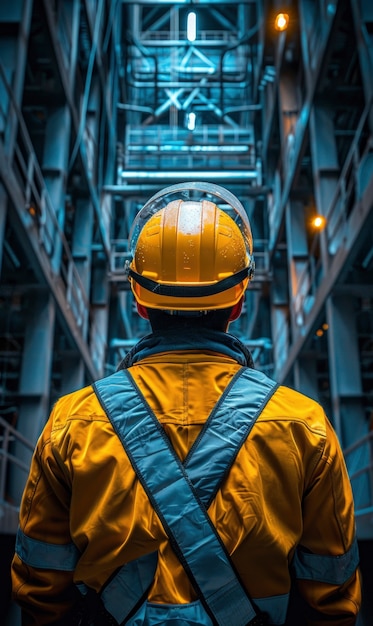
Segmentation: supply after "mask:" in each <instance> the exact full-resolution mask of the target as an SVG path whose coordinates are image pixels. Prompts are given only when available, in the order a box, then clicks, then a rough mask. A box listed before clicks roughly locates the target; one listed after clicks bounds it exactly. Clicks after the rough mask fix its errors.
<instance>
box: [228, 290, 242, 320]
mask: <svg viewBox="0 0 373 626" xmlns="http://www.w3.org/2000/svg"><path fill="white" fill-rule="evenodd" d="M243 299H244V297H243V296H242V298H241V300H239V301H238V302H237V304H235V305H234V307H233V309H232V313H231V314H230V316H229V320H228V322H234V321H235V320H237V319H238V318H239V317H240V315H241V311H242V305H243Z"/></svg>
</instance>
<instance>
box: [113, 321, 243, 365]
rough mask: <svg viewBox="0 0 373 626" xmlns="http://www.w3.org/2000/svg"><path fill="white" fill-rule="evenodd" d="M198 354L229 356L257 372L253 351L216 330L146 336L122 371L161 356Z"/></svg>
mask: <svg viewBox="0 0 373 626" xmlns="http://www.w3.org/2000/svg"><path fill="white" fill-rule="evenodd" d="M183 350H186V351H192V350H198V351H200V352H205V351H210V352H217V353H218V354H223V355H225V356H229V357H231V358H232V359H234V360H235V361H237V362H238V363H239V364H240V365H243V366H247V367H251V368H254V363H253V360H252V357H251V354H250V352H249V350H248V349H247V348H246V346H245V345H244V344H243V343H242V342H241V341H240V340H239V339H237V337H234V336H233V335H230V334H228V333H224V332H221V331H216V330H209V329H200V330H193V332H190V333H189V334H188V335H187V336H185V335H181V334H180V332H176V331H175V330H162V331H155V332H154V333H152V334H150V335H146V336H145V337H143V338H142V339H140V341H139V342H138V343H137V344H136V345H135V346H134V347H133V348H132V349H131V350H130V352H128V354H126V356H125V357H124V359H123V361H122V362H121V363H120V364H119V366H118V369H127V368H128V367H131V365H134V364H135V363H138V362H139V361H141V360H142V359H144V358H146V357H148V356H151V355H154V354H159V353H160V352H180V351H183Z"/></svg>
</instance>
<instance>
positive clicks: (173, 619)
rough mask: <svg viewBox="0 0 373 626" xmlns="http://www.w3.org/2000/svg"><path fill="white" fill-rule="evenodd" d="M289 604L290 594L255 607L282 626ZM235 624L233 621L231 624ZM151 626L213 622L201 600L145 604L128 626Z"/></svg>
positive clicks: (264, 600)
mask: <svg viewBox="0 0 373 626" xmlns="http://www.w3.org/2000/svg"><path fill="white" fill-rule="evenodd" d="M288 604H289V594H284V595H281V596H272V597H269V598H255V605H256V606H257V607H258V608H259V609H260V610H261V611H263V612H265V613H267V616H268V619H269V621H268V624H271V625H273V626H282V625H283V624H285V620H286V614H287V610H288ZM233 623H234V626H236V625H235V622H233V621H231V624H233ZM139 624H141V625H142V626H151V625H152V624H166V625H167V626H168V625H170V626H175V625H176V624H177V626H212V624H213V622H212V621H211V618H210V617H209V616H208V615H207V613H206V611H205V609H204V608H203V606H202V604H201V602H200V600H196V601H195V602H190V603H189V604H155V603H152V602H144V603H143V604H142V605H141V606H140V607H139V609H138V610H137V611H136V613H135V614H134V616H133V617H131V618H130V619H129V620H128V621H127V622H126V626H139Z"/></svg>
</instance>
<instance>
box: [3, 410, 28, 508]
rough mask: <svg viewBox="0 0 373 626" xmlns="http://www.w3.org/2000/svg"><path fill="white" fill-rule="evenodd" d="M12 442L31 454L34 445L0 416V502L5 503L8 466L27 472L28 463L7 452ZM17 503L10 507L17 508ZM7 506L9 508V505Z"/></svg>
mask: <svg viewBox="0 0 373 626" xmlns="http://www.w3.org/2000/svg"><path fill="white" fill-rule="evenodd" d="M14 441H17V442H18V443H20V444H22V445H23V446H25V448H27V449H28V450H29V451H31V452H33V450H34V445H33V444H32V443H31V441H29V440H28V439H26V437H24V436H23V435H22V434H21V433H20V432H18V430H17V429H16V428H14V426H12V425H11V424H9V422H8V421H7V420H5V419H4V418H3V417H1V416H0V502H1V503H4V502H6V482H7V477H8V470H9V465H10V464H11V463H13V464H14V465H17V467H19V468H20V469H21V470H22V471H24V472H25V474H27V473H28V471H29V467H30V466H29V463H25V462H23V461H22V460H21V459H20V458H18V457H16V456H15V455H14V454H12V453H11V452H10V450H9V448H10V444H11V443H13V442H14ZM18 505H19V503H16V505H12V506H14V507H15V508H17V507H18ZM9 506H11V505H10V504H9Z"/></svg>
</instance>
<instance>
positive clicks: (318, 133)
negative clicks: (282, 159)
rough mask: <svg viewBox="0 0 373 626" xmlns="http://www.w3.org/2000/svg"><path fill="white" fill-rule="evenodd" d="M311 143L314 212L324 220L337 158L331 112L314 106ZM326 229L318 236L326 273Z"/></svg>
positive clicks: (327, 262)
mask: <svg viewBox="0 0 373 626" xmlns="http://www.w3.org/2000/svg"><path fill="white" fill-rule="evenodd" d="M310 142H311V144H310V145H311V156H312V172H313V180H314V194H315V202H316V210H317V213H319V214H320V215H323V216H324V217H327V215H328V209H329V206H330V203H331V202H332V200H333V196H334V193H335V190H336V187H337V183H338V178H339V163H338V154H337V147H336V141H335V133H334V123H333V111H332V109H331V108H328V107H325V106H323V107H321V106H316V105H314V106H313V109H312V111H311V116H310ZM328 229H329V225H328V224H326V229H325V231H324V232H321V233H320V248H321V256H322V263H323V269H324V272H325V273H326V272H327V270H328V266H329V253H328V249H327V243H326V237H325V235H326V233H327V232H328Z"/></svg>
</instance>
